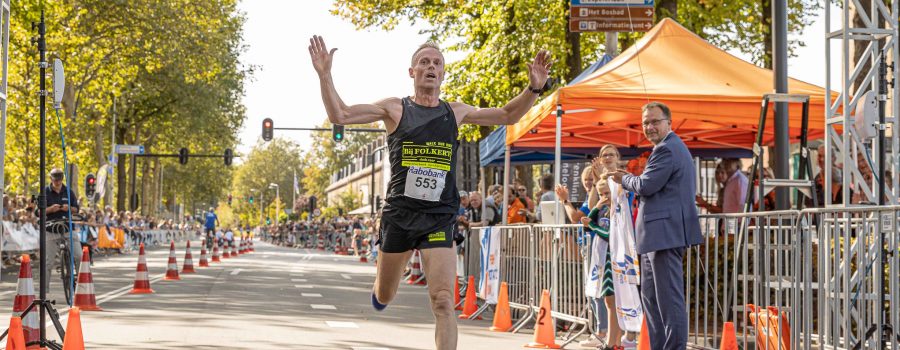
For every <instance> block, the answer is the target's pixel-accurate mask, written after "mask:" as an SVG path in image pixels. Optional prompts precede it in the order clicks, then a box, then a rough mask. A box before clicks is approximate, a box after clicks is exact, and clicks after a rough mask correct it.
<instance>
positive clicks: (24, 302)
mask: <svg viewBox="0 0 900 350" xmlns="http://www.w3.org/2000/svg"><path fill="white" fill-rule="evenodd" d="M32 303H34V277H33V276H32V274H31V257H30V256H29V255H28V254H22V265H21V266H20V267H19V281H18V285H17V286H16V299H15V302H13V316H18V317H22V312H23V311H25V309H26V308H28V307H29V306H31V304H32ZM38 310H39V309H38V308H34V309H31V311H29V312H28V315H25V317H24V318H22V331H23V334H24V337H25V342H26V343H27V342H34V341H38V340H39V338H40V333H39V332H40V330H39V329H38V327H39V323H38V313H39V311H38ZM23 344H24V343H23ZM34 348H38V347H36V346H35V347H34Z"/></svg>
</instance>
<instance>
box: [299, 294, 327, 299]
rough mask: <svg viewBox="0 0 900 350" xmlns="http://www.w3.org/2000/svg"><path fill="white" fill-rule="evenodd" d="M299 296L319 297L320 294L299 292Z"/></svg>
mask: <svg viewBox="0 0 900 350" xmlns="http://www.w3.org/2000/svg"><path fill="white" fill-rule="evenodd" d="M300 296H301V297H305V298H321V297H322V294H319V293H300Z"/></svg>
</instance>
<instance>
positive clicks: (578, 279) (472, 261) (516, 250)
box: [464, 225, 591, 345]
mask: <svg viewBox="0 0 900 350" xmlns="http://www.w3.org/2000/svg"><path fill="white" fill-rule="evenodd" d="M485 229H486V228H478V229H472V230H470V231H469V232H468V234H467V237H466V238H467V240H466V242H467V243H466V245H465V247H466V250H465V262H466V263H465V264H464V265H465V266H466V274H467V275H474V276H476V279H477V281H480V277H481V276H480V269H481V266H480V265H481V262H480V259H481V258H480V255H481V244H480V240H481V233H482V232H483V231H484V230H485ZM491 230H492V231H491V232H492V234H498V235H500V236H499V237H500V281H501V282H506V284H507V289H508V293H509V295H508V297H509V306H510V308H511V309H513V310H520V312H521V313H522V315H521V317H519V319H518V321H517V322H516V323H515V324H514V325H513V332H518V331H519V330H521V329H522V328H523V327H524V326H525V325H527V324H528V322H529V321H531V320H533V319H534V316H535V315H536V314H537V313H538V312H539V309H540V300H539V296H540V294H541V291H542V290H544V289H547V290H549V291H550V293H551V296H550V300H551V304H552V305H551V316H552V317H553V318H554V319H557V320H564V321H567V322H570V323H572V324H573V327H570V328H569V336H567V337H565V339H564V343H563V345H565V344H568V343H570V342H572V341H574V340H575V339H576V338H577V337H578V336H580V335H581V334H584V332H586V331H587V330H588V328H589V327H590V323H591V321H590V319H589V315H588V310H589V302H588V300H587V298H586V296H585V294H584V257H583V255H582V249H581V248H580V247H579V243H578V242H579V239H578V237H579V236H580V235H582V234H583V231H582V229H581V226H580V225H558V226H557V225H510V226H493V227H491ZM478 283H480V282H476V285H477V284H478ZM487 307H488V305H487V304H485V305H484V306H483V307H482V308H481V309H479V311H478V312H476V313H475V314H474V315H473V316H472V317H475V316H477V315H478V314H480V313H481V312H483V311H485V310H486V309H487ZM575 326H578V327H575Z"/></svg>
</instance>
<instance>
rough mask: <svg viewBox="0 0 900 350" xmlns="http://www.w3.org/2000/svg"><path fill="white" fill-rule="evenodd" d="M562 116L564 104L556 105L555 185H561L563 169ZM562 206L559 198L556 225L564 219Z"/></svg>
mask: <svg viewBox="0 0 900 350" xmlns="http://www.w3.org/2000/svg"><path fill="white" fill-rule="evenodd" d="M562 115H563V109H562V104H557V105H556V149H555V151H554V159H553V183H554V184H559V183H560V180H561V179H560V170H561V168H562ZM539 205H540V204H539ZM561 210H562V206H561V205H560V201H559V198H556V213H557V214H559V215H556V222H555V224H557V225H559V224H561V222H560V219H561V218H562V212H561Z"/></svg>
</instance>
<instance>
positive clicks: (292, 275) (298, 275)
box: [291, 272, 304, 277]
mask: <svg viewBox="0 0 900 350" xmlns="http://www.w3.org/2000/svg"><path fill="white" fill-rule="evenodd" d="M303 276H304V275H303V274H302V273H296V272H291V277H303Z"/></svg>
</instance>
